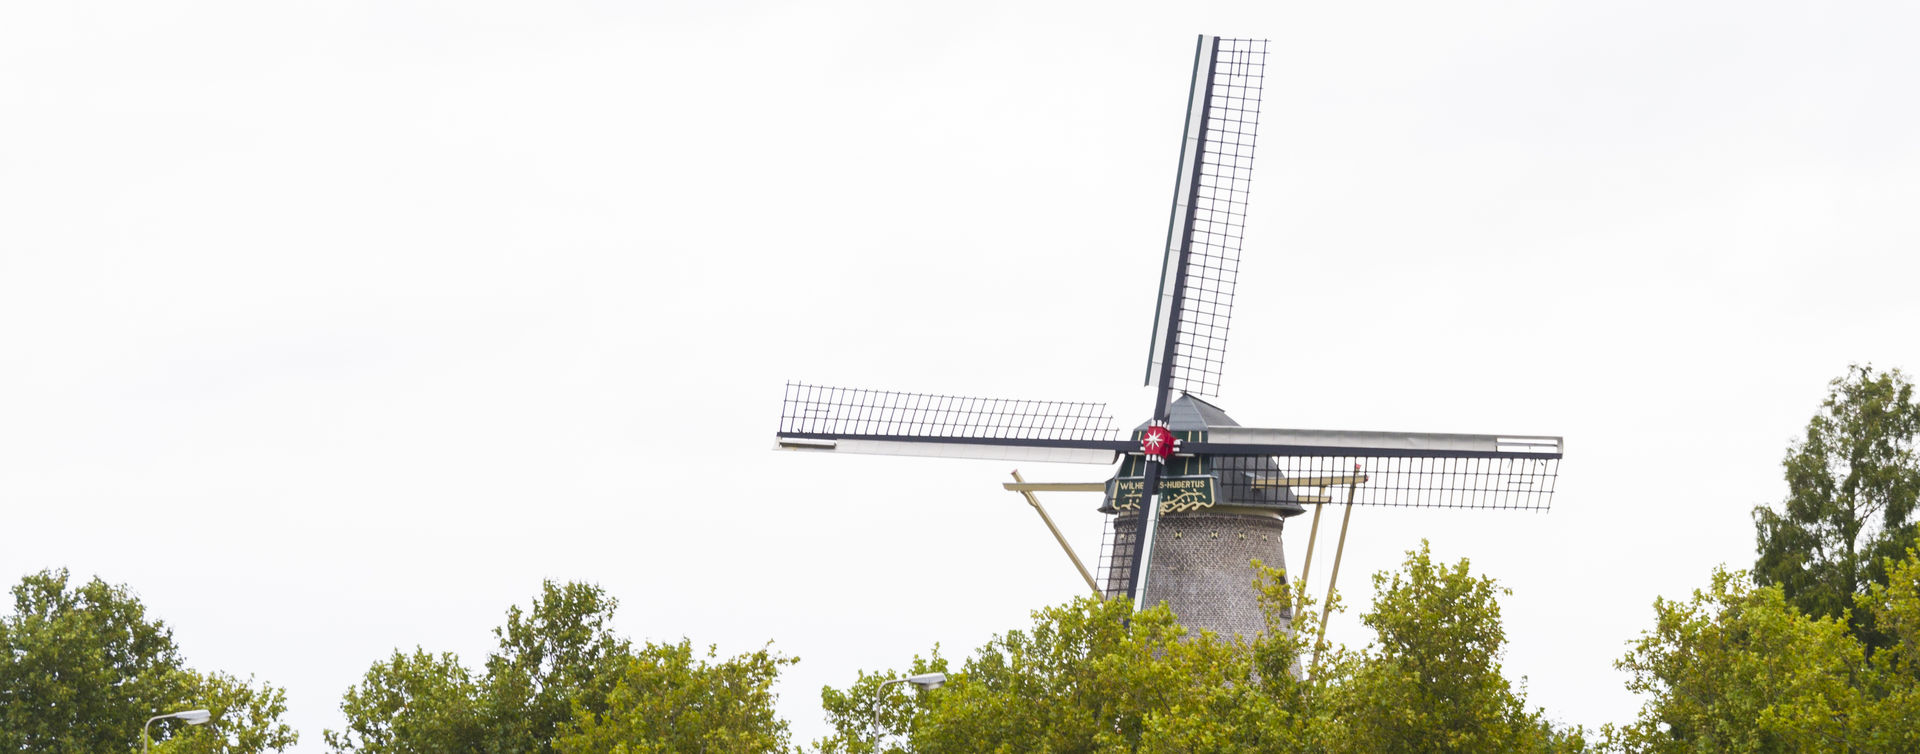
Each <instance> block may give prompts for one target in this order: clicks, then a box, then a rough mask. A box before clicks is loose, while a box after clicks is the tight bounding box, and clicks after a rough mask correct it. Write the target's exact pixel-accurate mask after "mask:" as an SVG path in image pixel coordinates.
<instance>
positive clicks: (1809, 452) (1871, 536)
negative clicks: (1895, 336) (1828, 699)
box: [1753, 365, 1920, 648]
mask: <svg viewBox="0 0 1920 754" xmlns="http://www.w3.org/2000/svg"><path fill="white" fill-rule="evenodd" d="M1916 434H1920V404H1916V403H1915V402H1914V399H1913V385H1912V383H1910V382H1909V381H1908V380H1907V378H1906V376H1905V375H1903V374H1901V372H1900V370H1898V369H1895V370H1892V371H1890V372H1875V371H1874V369H1873V367H1872V366H1860V365H1854V366H1852V367H1850V368H1848V370H1847V374H1846V376H1844V377H1840V378H1836V379H1834V380H1833V382H1832V383H1830V385H1829V390H1828V393H1827V398H1826V401H1825V402H1823V403H1822V404H1821V406H1820V412H1819V413H1818V414H1816V415H1815V416H1814V417H1813V419H1812V420H1811V421H1809V422H1808V423H1807V429H1806V434H1805V435H1804V436H1803V437H1802V438H1801V439H1800V440H1798V441H1796V442H1795V443H1794V444H1793V445H1792V446H1791V447H1789V448H1788V449H1787V455H1786V458H1785V459H1784V460H1783V461H1782V465H1783V466H1784V468H1785V471H1786V481H1787V497H1786V499H1785V501H1784V502H1783V503H1782V505H1781V509H1780V510H1778V511H1775V510H1774V509H1772V508H1769V507H1766V506H1760V507H1756V508H1755V509H1754V511H1753V521H1754V528H1755V536H1756V539H1757V540H1758V546H1759V553H1760V555H1759V558H1758V559H1757V560H1756V561H1755V563H1754V570H1753V577H1754V580H1755V581H1757V582H1758V583H1759V584H1760V585H1762V586H1768V585H1778V586H1779V587H1780V588H1781V590H1782V592H1783V594H1784V595H1785V596H1786V599H1787V601H1788V602H1789V603H1791V604H1793V605H1794V606H1796V607H1798V608H1799V609H1800V610H1801V611H1802V612H1804V613H1807V614H1809V615H1818V616H1826V617H1842V616H1847V617H1848V620H1849V621H1850V625H1851V626H1852V630H1853V631H1854V633H1855V634H1856V635H1858V636H1860V637H1861V638H1862V639H1863V640H1865V641H1866V642H1867V644H1868V645H1869V647H1872V648H1879V647H1883V646H1886V645H1887V639H1886V637H1885V636H1884V635H1883V634H1882V633H1880V632H1879V631H1878V630H1877V629H1875V628H1874V625H1873V620H1872V615H1871V613H1866V612H1851V613H1850V611H1849V608H1851V607H1852V606H1853V604H1854V598H1855V597H1856V596H1857V595H1860V594H1863V593H1865V592H1866V590H1867V587H1868V585H1870V584H1875V583H1880V584H1884V583H1886V572H1885V570H1884V566H1883V565H1882V564H1883V563H1885V562H1887V560H1888V559H1890V558H1891V559H1897V558H1899V557H1900V556H1901V555H1902V554H1904V553H1905V552H1906V550H1907V549H1908V548H1910V547H1913V546H1914V545H1915V544H1916V541H1915V526H1914V522H1913V514H1914V508H1915V503H1916V501H1920V458H1916V456H1915V453H1914V437H1915V435H1916Z"/></svg>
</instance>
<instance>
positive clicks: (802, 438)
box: [776, 382, 1132, 464]
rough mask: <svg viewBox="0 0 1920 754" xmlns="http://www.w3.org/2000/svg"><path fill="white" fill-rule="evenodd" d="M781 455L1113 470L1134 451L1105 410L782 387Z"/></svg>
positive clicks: (1064, 404)
mask: <svg viewBox="0 0 1920 754" xmlns="http://www.w3.org/2000/svg"><path fill="white" fill-rule="evenodd" d="M776 437H777V439H778V445H777V447H779V448H780V449H782V450H828V451H836V452H841V453H867V454H874V455H907V456H937V457H944V458H986V459H1000V460H1010V461H1042V462H1054V463H1097V464H1111V463H1113V462H1114V461H1116V460H1118V458H1119V454H1120V452H1122V451H1124V450H1126V449H1127V448H1130V447H1132V444H1131V443H1127V442H1123V441H1122V440H1121V439H1120V431H1119V430H1118V429H1116V428H1115V427H1114V425H1113V415H1112V414H1111V413H1109V412H1108V411H1107V406H1106V404H1104V403H1074V402H1066V401H1033V400H1011V399H1003V398H970V397H964V396H955V395H935V394H931V393H902V392H894V391H890V390H866V389H860V388H841V387H824V386H820V385H806V384H802V383H795V382H789V383H787V393H786V398H785V400H784V401H783V402H782V404H781V407H780V431H779V432H778V434H777V435H776Z"/></svg>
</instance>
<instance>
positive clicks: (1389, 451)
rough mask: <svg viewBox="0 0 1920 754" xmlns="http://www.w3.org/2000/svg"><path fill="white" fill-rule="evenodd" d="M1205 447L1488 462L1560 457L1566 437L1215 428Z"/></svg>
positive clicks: (1209, 433) (1208, 434)
mask: <svg viewBox="0 0 1920 754" xmlns="http://www.w3.org/2000/svg"><path fill="white" fill-rule="evenodd" d="M1206 444H1207V445H1208V446H1209V447H1212V446H1259V447H1277V448H1314V449H1326V450H1333V451H1339V452H1340V453H1342V454H1350V455H1373V456H1396V455H1406V456H1473V457H1485V458H1542V457H1549V456H1551V457H1558V456H1560V455H1561V453H1562V452H1564V450H1565V446H1564V444H1563V441H1562V439H1561V438H1559V437H1548V436H1540V435H1464V434H1451V433H1430V432H1362V431H1355V430H1343V429H1271V428H1260V427H1214V428H1212V429H1210V430H1209V431H1208V432H1207V439H1206ZM1261 455H1285V453H1281V452H1276V453H1264V452H1263V453H1261Z"/></svg>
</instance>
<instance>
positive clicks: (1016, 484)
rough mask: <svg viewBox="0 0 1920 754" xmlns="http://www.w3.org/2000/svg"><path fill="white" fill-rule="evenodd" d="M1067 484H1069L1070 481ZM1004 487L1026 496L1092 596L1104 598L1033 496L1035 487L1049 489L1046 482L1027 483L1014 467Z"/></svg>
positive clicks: (1078, 556)
mask: <svg viewBox="0 0 1920 754" xmlns="http://www.w3.org/2000/svg"><path fill="white" fill-rule="evenodd" d="M1068 484H1069V485H1070V484H1071V483H1068ZM1085 486H1086V485H1080V487H1081V488H1084V487H1085ZM1093 487H1094V488H1095V489H1102V490H1104V489H1106V487H1105V485H1099V484H1096V485H1093ZM1006 488H1007V489H1010V490H1013V491H1015V492H1018V493H1020V494H1022V495H1025V496H1026V498H1027V504H1028V505H1031V506H1033V510H1034V512H1035V513H1038V514H1040V520H1042V521H1045V522H1047V531H1050V532H1053V539H1054V541H1056V542H1059V543H1060V549H1062V550H1065V551H1067V557H1068V558H1070V559H1072V560H1073V567H1074V568H1075V569H1078V570H1079V571H1080V578H1083V579H1086V580H1087V588H1088V589H1091V590H1093V596H1095V597H1099V598H1103V599H1104V598H1105V597H1106V596H1107V595H1106V593H1105V592H1102V591H1100V585H1099V584H1098V583H1096V582H1094V580H1093V574H1091V573H1087V566H1086V564H1084V563H1081V562H1080V555H1079V553H1076V552H1074V551H1073V545H1070V544H1067V538H1066V537H1065V536H1063V535H1061V534H1060V527H1058V526H1054V525H1053V517H1052V516H1049V515H1047V509H1046V507H1045V506H1042V505H1041V504H1040V498H1037V497H1034V496H1033V490H1034V489H1035V488H1038V489H1050V488H1049V487H1048V486H1047V484H1046V483H1043V482H1032V483H1029V482H1028V481H1027V480H1025V479H1021V478H1020V472H1019V470H1017V469H1016V470H1015V471H1014V472H1013V482H1010V483H1007V484H1006ZM1076 489H1078V488H1076Z"/></svg>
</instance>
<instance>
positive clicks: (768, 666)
mask: <svg viewBox="0 0 1920 754" xmlns="http://www.w3.org/2000/svg"><path fill="white" fill-rule="evenodd" d="M794 662H796V660H794V659H793V658H790V657H782V656H780V655H778V654H775V653H774V652H773V651H772V650H771V648H768V647H762V648H761V649H760V650H759V651H756V652H752V653H749V654H744V655H741V656H739V657H735V658H731V659H727V660H724V661H720V660H719V658H718V656H717V655H716V653H715V650H714V648H713V647H708V648H707V653H706V657H705V658H704V659H696V658H695V656H694V653H693V646H692V644H691V643H689V642H687V641H685V640H682V641H681V642H680V643H679V644H665V645H654V644H649V645H647V646H646V647H644V648H642V649H641V650H640V651H639V652H638V653H636V654H635V655H634V656H632V657H629V658H627V660H626V667H625V669H624V670H623V671H622V672H621V674H620V676H619V678H618V680H617V681H616V682H615V684H614V687H613V691H612V692H611V693H610V694H608V695H607V704H606V709H605V710H604V712H601V713H597V714H596V713H595V712H593V711H591V710H589V709H588V708H587V707H586V706H585V705H584V704H582V703H581V701H579V700H576V701H575V702H574V710H573V719H572V722H570V723H569V724H567V725H566V726H565V727H564V728H563V730H562V731H561V733H560V736H559V738H558V739H557V740H556V741H555V742H554V750H555V751H558V752H561V754H592V753H595V752H605V753H606V754H653V753H655V752H659V753H661V754H665V753H666V752H682V751H699V752H711V753H712V754H753V753H754V752H767V751H784V750H786V748H787V743H788V738H789V736H788V732H787V724H786V722H785V721H784V720H781V719H779V718H778V717H776V716H775V715H774V712H773V700H774V694H773V682H774V681H775V680H776V679H777V678H778V677H779V675H780V667H781V666H783V665H791V664H793V663H794Z"/></svg>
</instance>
